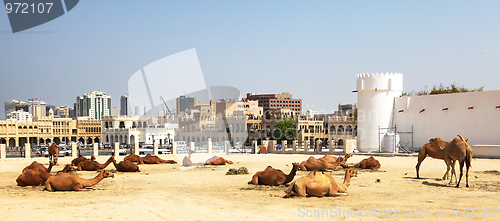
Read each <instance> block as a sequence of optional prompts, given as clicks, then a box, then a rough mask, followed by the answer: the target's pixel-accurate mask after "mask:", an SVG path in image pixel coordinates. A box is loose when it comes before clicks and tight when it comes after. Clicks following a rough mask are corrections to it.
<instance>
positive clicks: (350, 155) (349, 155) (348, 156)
mask: <svg viewBox="0 0 500 221" xmlns="http://www.w3.org/2000/svg"><path fill="white" fill-rule="evenodd" d="M350 157H352V154H350V153H348V154H346V155H345V157H344V158H346V159H349V158H350Z"/></svg>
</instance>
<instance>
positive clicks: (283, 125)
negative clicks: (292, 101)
mask: <svg viewBox="0 0 500 221" xmlns="http://www.w3.org/2000/svg"><path fill="white" fill-rule="evenodd" d="M295 133H296V129H295V121H294V120H293V119H292V118H290V117H289V118H284V119H281V120H279V121H278V122H276V123H275V124H274V131H273V138H274V139H276V140H278V141H280V142H281V141H282V140H285V139H286V140H289V141H291V140H294V139H295Z"/></svg>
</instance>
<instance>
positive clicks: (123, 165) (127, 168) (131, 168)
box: [113, 157, 141, 172]
mask: <svg viewBox="0 0 500 221" xmlns="http://www.w3.org/2000/svg"><path fill="white" fill-rule="evenodd" d="M113 165H115V168H116V170H118V171H120V172H141V171H140V170H139V166H137V165H136V164H135V163H132V161H129V160H124V161H121V162H120V163H116V160H115V158H114V157H113Z"/></svg>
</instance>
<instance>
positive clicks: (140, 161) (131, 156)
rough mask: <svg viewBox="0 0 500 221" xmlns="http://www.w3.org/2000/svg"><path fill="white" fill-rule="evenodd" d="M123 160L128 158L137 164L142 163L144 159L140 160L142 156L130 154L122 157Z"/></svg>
mask: <svg viewBox="0 0 500 221" xmlns="http://www.w3.org/2000/svg"><path fill="white" fill-rule="evenodd" d="M123 160H128V161H130V162H134V163H137V164H144V161H142V157H141V156H139V155H135V154H130V155H128V156H126V157H125V158H123Z"/></svg>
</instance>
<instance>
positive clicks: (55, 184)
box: [45, 170, 115, 192]
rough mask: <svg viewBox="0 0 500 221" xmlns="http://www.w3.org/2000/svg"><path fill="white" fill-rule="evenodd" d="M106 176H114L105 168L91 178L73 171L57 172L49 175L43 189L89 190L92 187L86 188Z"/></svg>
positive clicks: (52, 190)
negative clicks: (85, 177)
mask: <svg viewBox="0 0 500 221" xmlns="http://www.w3.org/2000/svg"><path fill="white" fill-rule="evenodd" d="M108 177H115V176H114V175H113V174H111V173H109V172H108V171H106V170H102V171H101V172H100V173H99V175H97V176H96V177H94V178H93V179H84V178H81V177H80V176H78V175H76V174H74V173H58V174H57V175H55V176H51V177H49V178H48V179H47V181H46V182H45V189H46V190H48V191H51V192H54V191H56V190H59V191H70V190H74V191H82V190H87V191H91V190H92V189H86V188H87V187H91V186H93V185H96V184H97V183H99V182H100V181H101V180H102V179H104V178H108Z"/></svg>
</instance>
